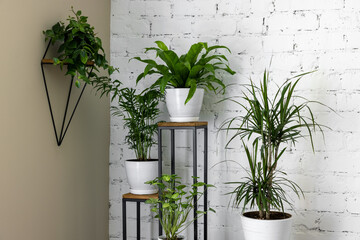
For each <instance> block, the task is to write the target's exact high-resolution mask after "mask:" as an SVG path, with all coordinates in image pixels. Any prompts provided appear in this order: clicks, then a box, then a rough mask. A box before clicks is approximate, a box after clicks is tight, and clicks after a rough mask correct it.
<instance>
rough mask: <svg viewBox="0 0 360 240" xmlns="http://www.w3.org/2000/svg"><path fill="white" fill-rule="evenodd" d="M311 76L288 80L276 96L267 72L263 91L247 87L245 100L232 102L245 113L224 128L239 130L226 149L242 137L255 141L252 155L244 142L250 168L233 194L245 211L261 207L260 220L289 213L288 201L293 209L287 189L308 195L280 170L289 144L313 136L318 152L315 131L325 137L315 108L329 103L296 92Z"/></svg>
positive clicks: (226, 122)
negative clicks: (314, 106)
mask: <svg viewBox="0 0 360 240" xmlns="http://www.w3.org/2000/svg"><path fill="white" fill-rule="evenodd" d="M307 74H310V72H308V73H304V74H301V75H298V76H296V77H293V78H291V79H288V80H286V81H285V82H284V83H283V84H282V85H281V86H279V87H278V89H277V91H276V92H275V94H274V96H273V97H270V96H269V88H268V82H269V72H268V71H266V70H265V71H264V74H263V79H262V81H261V83H260V86H259V87H258V86H256V85H255V84H254V82H252V81H251V82H250V84H248V85H245V86H244V87H245V90H244V92H243V96H242V97H241V100H242V101H238V100H236V99H234V98H229V99H227V100H230V101H233V102H234V103H236V104H238V105H239V107H240V108H241V109H242V110H243V111H244V112H245V114H244V115H243V116H242V115H241V116H236V117H234V118H231V119H229V120H226V121H225V122H224V123H223V124H222V126H221V129H224V130H226V131H227V132H230V131H234V134H233V135H232V136H231V138H230V140H229V141H228V143H227V145H226V146H228V145H229V144H230V143H231V142H232V141H233V140H234V139H236V138H240V139H241V140H242V141H244V140H247V141H249V142H252V148H253V149H252V151H251V150H250V149H249V148H248V147H247V146H246V144H245V143H244V142H243V145H244V148H245V152H246V156H247V160H248V163H249V167H250V170H249V171H248V177H246V178H244V179H243V181H240V182H231V183H232V184H233V183H235V184H238V187H236V188H235V190H234V191H232V192H231V193H230V194H232V195H233V203H234V205H235V206H239V205H240V204H242V205H243V210H244V209H245V207H246V206H250V207H251V208H253V207H257V209H258V213H257V216H255V218H258V219H271V218H272V212H271V209H276V210H280V211H281V212H282V213H284V204H285V203H287V204H289V205H290V206H292V203H291V201H289V197H288V194H287V191H286V190H287V189H290V190H292V191H293V192H295V194H296V195H297V196H299V197H300V196H301V195H302V191H301V189H300V187H299V186H298V185H297V184H296V183H295V182H293V181H291V180H289V179H288V178H287V177H286V173H285V172H282V171H279V170H278V169H277V165H278V161H279V159H280V158H281V157H282V156H283V154H284V152H285V150H286V149H287V145H288V144H290V143H291V144H294V145H295V144H296V143H297V141H298V140H299V139H300V138H308V139H310V143H311V147H312V150H313V151H314V142H313V133H314V132H315V131H316V130H320V131H321V133H323V127H324V126H322V125H320V124H318V123H317V122H316V120H315V118H314V114H313V111H312V110H311V108H310V106H309V105H310V104H311V103H317V104H321V105H323V104H322V103H320V102H317V101H309V100H307V99H305V98H304V97H301V96H297V95H296V94H295V88H296V86H297V84H298V83H299V81H300V79H301V78H302V77H303V76H305V75H307ZM303 130H305V131H303ZM284 216H285V215H284Z"/></svg>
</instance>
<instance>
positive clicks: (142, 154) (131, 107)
mask: <svg viewBox="0 0 360 240" xmlns="http://www.w3.org/2000/svg"><path fill="white" fill-rule="evenodd" d="M161 97H162V94H161V93H160V92H159V91H157V90H148V89H147V90H145V91H143V92H142V93H140V94H137V93H136V90H135V89H133V88H122V89H120V91H119V94H118V105H116V106H112V107H111V110H112V112H113V115H114V116H118V117H121V118H122V119H123V120H124V128H125V129H127V130H128V133H127V135H126V136H125V142H126V144H127V145H128V146H129V148H130V149H132V150H133V151H134V153H135V156H136V159H138V160H148V159H150V150H151V147H152V146H153V145H154V144H156V141H155V139H154V137H155V134H156V133H157V122H156V121H155V120H156V118H157V117H158V116H159V113H160V109H159V107H158V104H159V101H160V100H161Z"/></svg>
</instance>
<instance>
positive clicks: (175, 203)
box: [146, 174, 215, 240]
mask: <svg viewBox="0 0 360 240" xmlns="http://www.w3.org/2000/svg"><path fill="white" fill-rule="evenodd" d="M193 178H195V177H193ZM180 179H181V178H180V177H178V176H177V175H175V174H174V175H167V174H164V175H162V176H161V177H158V178H156V179H154V180H153V181H149V182H147V183H148V184H151V185H153V186H156V187H159V190H160V191H159V198H156V199H155V198H151V199H149V200H146V203H149V204H151V205H152V209H151V211H152V212H155V213H156V216H155V217H156V218H158V219H159V221H160V224H161V226H162V227H163V229H164V232H165V236H166V239H167V240H177V239H178V236H179V234H180V233H181V232H183V231H184V230H185V229H186V228H187V227H189V226H190V224H191V223H193V222H194V221H195V220H196V219H198V218H200V217H201V216H203V215H204V214H207V211H197V216H196V217H194V218H192V219H188V218H189V214H190V213H191V212H192V211H193V209H194V206H195V205H194V204H197V202H198V201H199V199H200V198H201V197H202V196H203V195H204V192H203V191H200V190H199V187H204V188H209V187H214V186H213V185H210V184H205V183H203V182H197V183H194V184H192V185H191V186H186V185H184V184H182V183H181V181H180ZM196 179H197V178H196ZM195 198H196V199H197V201H196V202H195V203H194V199H195ZM209 211H212V212H215V210H214V209H212V208H209Z"/></svg>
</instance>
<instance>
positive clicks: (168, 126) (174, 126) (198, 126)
mask: <svg viewBox="0 0 360 240" xmlns="http://www.w3.org/2000/svg"><path fill="white" fill-rule="evenodd" d="M163 130H170V134H171V136H170V151H171V174H175V131H176V130H192V136H193V176H194V177H198V171H197V170H198V169H197V166H198V161H197V147H198V139H197V132H198V130H203V131H204V183H206V184H207V182H208V176H207V174H208V123H207V122H161V123H158V144H159V147H158V149H159V150H158V151H159V152H158V154H159V169H158V171H159V176H161V175H162V173H163V160H162V131H163ZM193 181H194V183H196V182H197V179H196V178H194V179H193ZM207 199H208V198H207V189H206V187H205V189H204V211H207V210H208V204H207ZM196 202H197V198H196V197H195V199H194V203H196ZM197 209H198V206H197V204H194V216H195V217H196V215H197V213H196V211H197ZM203 217H204V240H207V223H208V219H207V214H204V216H203ZM159 232H160V235H161V233H162V229H161V226H160V229H159ZM197 239H198V221H197V220H195V222H194V240H197Z"/></svg>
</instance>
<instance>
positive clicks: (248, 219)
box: [241, 211, 293, 222]
mask: <svg viewBox="0 0 360 240" xmlns="http://www.w3.org/2000/svg"><path fill="white" fill-rule="evenodd" d="M251 212H253V211H251ZM256 212H257V211H256ZM246 213H249V212H246ZM285 213H286V212H285ZM244 214H245V213H243V214H241V218H245V219H246V220H247V221H254V222H258V221H262V222H287V221H289V220H291V219H292V218H293V216H292V215H291V214H290V213H286V214H288V215H290V217H288V218H284V219H256V218H251V217H247V216H244Z"/></svg>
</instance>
